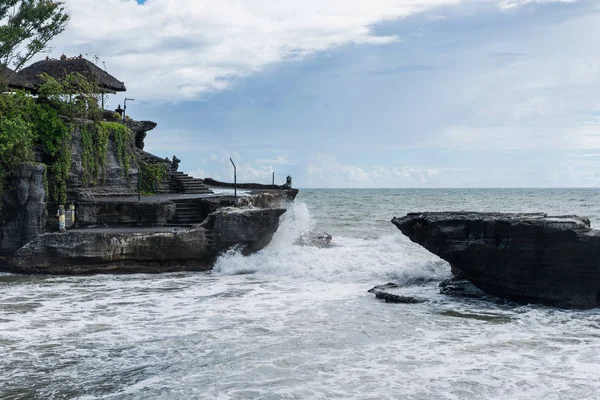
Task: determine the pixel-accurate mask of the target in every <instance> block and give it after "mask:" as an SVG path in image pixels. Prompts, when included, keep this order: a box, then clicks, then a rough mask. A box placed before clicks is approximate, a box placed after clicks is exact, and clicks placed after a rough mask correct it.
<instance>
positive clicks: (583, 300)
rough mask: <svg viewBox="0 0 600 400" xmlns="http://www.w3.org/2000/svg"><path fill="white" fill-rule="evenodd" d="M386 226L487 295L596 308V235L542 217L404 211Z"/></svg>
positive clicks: (599, 301)
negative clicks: (401, 234) (442, 261)
mask: <svg viewBox="0 0 600 400" xmlns="http://www.w3.org/2000/svg"><path fill="white" fill-rule="evenodd" d="M392 222H393V223H394V224H395V225H396V226H397V227H398V228H399V229H400V230H401V231H402V233H404V234H405V235H406V236H408V237H409V238H410V240H412V241H413V242H415V243H418V244H420V245H422V246H423V247H425V248H426V249H427V250H429V251H431V252H432V253H434V254H436V255H438V256H439V257H441V258H442V259H444V260H446V261H447V262H449V263H450V264H451V266H452V267H453V273H454V274H455V275H459V276H461V277H464V278H466V279H468V280H469V281H471V282H472V283H473V284H474V285H475V286H477V287H479V288H480V289H482V290H484V291H486V292H488V293H490V294H493V295H495V296H499V297H504V298H507V299H510V300H514V301H518V302H534V303H543V304H547V305H553V306H559V307H575V308H591V307H597V306H599V305H600V231H595V230H592V229H590V221H589V220H588V219H587V218H582V217H577V216H558V217H552V216H547V215H546V214H542V213H538V214H501V213H472V212H435V213H411V214H408V215H407V216H405V217H403V218H395V217H394V219H393V220H392Z"/></svg>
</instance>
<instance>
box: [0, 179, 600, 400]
mask: <svg viewBox="0 0 600 400" xmlns="http://www.w3.org/2000/svg"><path fill="white" fill-rule="evenodd" d="M599 200H600V191H599V190H596V189H553V190H546V189H469V190H464V189H448V190H442V189H436V190H433V189H432V190H425V189H423V190H409V189H394V190H392V189H390V190H303V191H301V192H300V194H299V196H298V198H297V199H296V201H295V202H294V203H293V204H292V205H291V206H290V207H289V209H288V211H287V212H286V214H284V216H283V217H282V221H281V225H280V228H279V230H278V232H277V233H276V235H275V237H274V238H273V241H272V243H271V244H270V245H269V246H268V247H267V248H265V249H264V250H262V251H260V252H258V253H256V254H254V255H251V256H249V257H243V256H241V255H240V254H239V253H237V252H235V251H230V252H228V253H226V254H224V255H222V256H221V257H220V258H219V259H218V261H217V263H216V265H215V267H214V270H213V271H212V272H206V273H172V274H162V275H97V276H90V277H44V276H34V277H24V276H17V275H2V276H0V350H1V352H2V354H1V356H0V399H324V398H332V399H333V398H339V399H528V400H529V399H592V398H594V399H595V398H599V397H600V395H599V394H598V393H600V311H597V310H588V311H573V310H561V309H553V308H548V307H544V306H539V305H519V304H515V303H511V302H508V301H503V300H501V299H494V298H490V299H487V300H481V299H460V298H454V297H448V296H444V295H441V294H439V288H438V285H439V282H440V281H441V280H442V279H445V278H448V277H450V272H449V269H450V268H449V266H448V264H446V263H445V262H444V261H442V260H440V259H439V258H437V257H436V256H434V255H432V254H430V253H428V252H427V251H425V250H424V249H422V248H421V247H419V246H418V245H416V244H413V243H411V242H410V241H409V240H408V239H407V238H405V237H404V236H403V235H402V234H401V233H400V231H399V230H398V229H397V228H396V227H395V226H394V225H392V224H391V223H390V220H391V219H392V217H394V216H403V215H405V214H406V213H407V212H411V211H442V210H469V211H506V212H520V211H522V212H532V211H544V212H547V213H549V214H554V215H564V214H578V215H584V216H588V217H589V218H590V219H591V221H592V227H595V226H596V227H598V226H599V224H600V201H599ZM310 231H317V232H327V233H329V234H331V235H332V236H333V240H332V242H331V244H330V246H329V247H326V248H319V247H313V246H302V245H299V244H295V242H296V239H297V238H298V236H300V235H302V234H304V233H306V232H310ZM387 282H395V283H398V284H400V285H401V286H402V288H401V293H403V294H407V295H415V296H419V297H422V298H425V299H427V301H426V302H425V303H421V304H386V303H383V302H381V301H379V300H377V299H375V298H374V296H373V295H372V294H369V293H367V290H368V289H370V288H371V287H372V286H374V285H378V284H383V283H387Z"/></svg>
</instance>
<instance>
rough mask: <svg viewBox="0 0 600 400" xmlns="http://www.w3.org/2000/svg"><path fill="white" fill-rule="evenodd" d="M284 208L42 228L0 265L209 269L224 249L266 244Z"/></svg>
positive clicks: (43, 269)
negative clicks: (179, 221)
mask: <svg viewBox="0 0 600 400" xmlns="http://www.w3.org/2000/svg"><path fill="white" fill-rule="evenodd" d="M284 212H285V209H279V208H269V209H260V208H254V207H246V208H236V207H226V208H221V209H219V210H217V211H215V212H214V213H211V214H210V215H209V216H208V218H207V219H206V221H205V222H204V223H202V224H200V225H193V226H188V227H173V226H171V227H151V228H139V227H136V228H126V227H121V228H95V229H75V230H70V231H67V233H46V234H43V235H40V236H39V237H37V238H36V239H34V240H32V241H31V242H29V243H28V244H26V245H25V246H23V247H22V248H21V249H19V250H18V251H17V252H16V254H15V257H14V258H12V259H11V260H10V262H9V264H8V265H6V266H5V267H4V268H3V269H4V270H5V271H7V272H14V273H20V274H69V275H73V274H92V273H142V272H144V273H157V272H167V271H190V270H196V271H197V270H208V269H210V268H211V266H212V263H213V261H214V260H215V258H216V257H217V256H218V255H219V254H220V253H221V252H223V251H225V250H227V249H229V248H231V247H234V246H236V247H237V248H239V249H240V251H242V252H243V253H244V254H248V253H251V252H253V251H257V250H260V249H262V248H263V247H264V246H266V245H267V244H268V243H269V242H270V241H271V238H272V237H273V234H274V233H275V232H276V231H277V228H278V226H279V217H280V216H281V214H283V213H284Z"/></svg>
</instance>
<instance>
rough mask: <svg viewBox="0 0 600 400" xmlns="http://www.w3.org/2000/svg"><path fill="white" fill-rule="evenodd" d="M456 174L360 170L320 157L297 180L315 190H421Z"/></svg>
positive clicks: (407, 169)
mask: <svg viewBox="0 0 600 400" xmlns="http://www.w3.org/2000/svg"><path fill="white" fill-rule="evenodd" d="M457 171H458V170H457V169H453V170H450V169H447V170H445V171H442V170H440V169H439V168H434V167H430V166H399V167H391V168H384V167H378V166H370V167H359V166H356V165H351V164H346V163H342V162H340V161H339V160H338V159H337V158H336V157H334V156H331V155H327V154H319V155H315V156H313V157H312V159H311V160H310V161H309V163H308V165H307V166H306V168H305V170H304V176H303V177H300V179H299V181H300V182H303V183H304V184H305V185H306V186H318V187H399V186H405V185H407V186H416V187H424V186H429V185H430V184H432V183H436V182H434V181H435V179H436V178H437V177H439V176H440V175H441V174H442V173H449V172H450V173H455V172H457ZM461 171H462V169H461ZM437 184H438V185H439V181H438V182H437Z"/></svg>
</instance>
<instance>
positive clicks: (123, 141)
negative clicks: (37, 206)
mask: <svg viewBox="0 0 600 400" xmlns="http://www.w3.org/2000/svg"><path fill="white" fill-rule="evenodd" d="M44 78H45V82H44V83H43V84H42V85H41V86H40V87H39V88H38V97H37V98H34V97H32V96H31V95H29V94H27V93H25V92H13V93H0V194H2V188H3V186H4V185H5V182H6V178H7V177H8V176H9V175H10V173H11V171H12V170H13V169H14V168H15V166H16V165H18V164H20V163H22V162H31V161H34V160H38V161H42V162H43V163H44V164H46V165H47V166H48V168H47V170H48V176H47V177H46V178H45V180H46V182H48V183H49V185H48V186H49V189H50V191H49V192H48V190H47V191H46V192H47V193H48V194H49V196H50V198H51V199H52V200H53V201H56V202H57V203H59V204H61V203H64V202H66V195H67V179H68V177H69V172H70V170H71V163H72V153H73V149H72V145H71V144H72V141H73V139H72V132H76V131H77V127H79V131H80V133H81V145H82V167H83V177H82V180H83V183H84V185H95V184H96V183H97V181H98V179H99V177H100V176H102V174H104V173H105V172H106V171H105V168H106V164H107V157H108V150H109V143H110V140H111V139H112V141H113V143H114V149H115V152H116V156H117V160H118V163H119V165H120V166H121V167H122V169H123V171H124V176H126V177H127V179H128V180H129V177H130V174H129V169H130V168H131V163H132V160H133V146H132V141H133V135H132V132H131V130H130V129H129V128H127V127H126V126H125V125H123V124H121V123H118V122H100V121H99V120H100V119H101V116H102V110H101V108H100V106H99V105H98V96H97V95H95V94H94V93H96V92H97V90H94V87H93V85H90V84H89V82H87V81H86V79H85V77H83V76H82V75H80V74H70V75H68V76H67V77H66V78H65V79H64V80H63V81H57V80H55V79H54V78H51V77H49V76H47V75H46V76H44ZM82 119H83V120H86V119H87V120H88V121H87V122H82V121H81V120H82ZM150 175H153V173H150Z"/></svg>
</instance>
